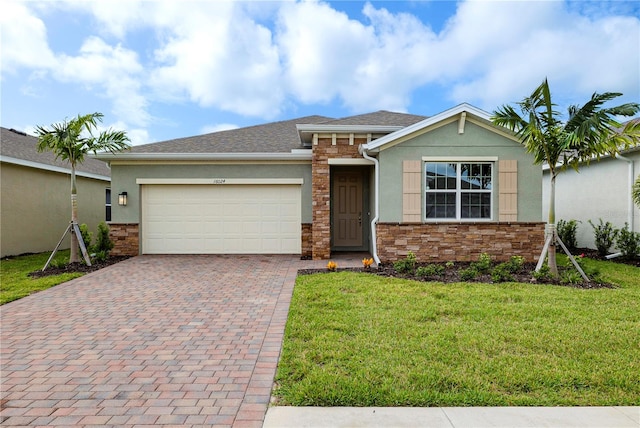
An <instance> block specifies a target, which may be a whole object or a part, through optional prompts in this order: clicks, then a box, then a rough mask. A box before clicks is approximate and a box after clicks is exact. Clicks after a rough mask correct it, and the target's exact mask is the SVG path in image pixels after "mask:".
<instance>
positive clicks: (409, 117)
mask: <svg viewBox="0 0 640 428" xmlns="http://www.w3.org/2000/svg"><path fill="white" fill-rule="evenodd" d="M426 118H427V116H418V115H415V114H407V113H396V112H392V111H385V110H380V111H376V112H373V113H365V114H359V115H357V116H349V117H344V118H342V119H335V120H330V121H327V122H325V124H326V125H381V126H409V125H413V124H414V123H418V122H420V121H422V120H425V119H426Z"/></svg>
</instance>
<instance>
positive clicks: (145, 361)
mask: <svg viewBox="0 0 640 428" xmlns="http://www.w3.org/2000/svg"><path fill="white" fill-rule="evenodd" d="M300 266H301V262H300V260H297V258H296V257H294V256H142V257H135V258H132V259H129V260H126V261H124V262H121V263H119V264H117V265H113V266H111V267H108V268H105V269H102V270H100V271H97V272H94V273H92V274H89V275H87V276H84V277H82V278H78V279H76V280H73V281H70V282H68V283H65V284H61V285H59V286H57V287H54V288H51V289H49V290H46V291H43V292H40V293H37V294H34V295H32V296H29V297H27V298H24V299H22V300H18V301H16V302H12V303H9V304H7V305H4V306H2V307H1V308H0V311H1V316H2V318H1V320H2V338H1V340H2V341H1V342H0V344H1V351H2V387H1V391H2V393H1V397H0V398H1V399H2V403H3V406H2V407H3V410H2V412H1V413H0V416H1V419H0V422H1V424H2V426H24V425H29V426H40V425H66V426H82V425H100V426H105V425H112V426H127V425H129V426H133V425H135V426H143V425H155V426H157V425H180V426H185V425H205V426H212V425H219V426H232V425H233V426H256V427H258V426H262V422H263V418H264V414H265V411H266V409H267V405H268V402H269V397H270V392H271V386H272V381H273V376H274V374H275V369H276V365H277V360H278V356H279V352H280V346H281V342H282V335H283V331H284V325H285V322H286V317H287V311H288V308H289V301H290V298H291V293H292V289H293V283H294V280H295V276H296V271H297V269H298V268H299V267H300Z"/></svg>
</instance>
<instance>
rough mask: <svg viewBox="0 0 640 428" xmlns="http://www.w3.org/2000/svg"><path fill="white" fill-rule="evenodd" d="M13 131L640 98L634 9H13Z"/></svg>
mask: <svg viewBox="0 0 640 428" xmlns="http://www.w3.org/2000/svg"><path fill="white" fill-rule="evenodd" d="M0 27H1V36H2V38H1V39H0V43H1V46H0V60H1V61H0V76H1V82H0V83H1V88H0V90H1V95H0V96H1V113H0V114H1V116H0V122H1V125H2V126H4V127H7V128H15V129H18V130H23V131H26V132H29V133H32V132H33V129H34V127H35V126H36V125H49V124H51V123H54V122H58V121H61V120H63V119H65V118H71V117H74V116H76V115H78V114H86V113H90V112H95V111H97V112H101V113H103V114H104V122H103V125H104V126H105V127H112V128H116V129H122V130H125V131H127V133H128V134H129V136H130V138H131V140H132V143H133V144H144V143H149V142H156V141H163V140H168V139H172V138H179V137H187V136H192V135H199V134H203V133H207V132H213V131H216V130H223V129H231V128H234V127H242V126H248V125H254V124H258V123H265V122H271V121H276V120H286V119H292V118H296V117H301V116H306V115H312V114H320V115H325V116H330V117H344V116H350V115H353V114H360V113H367V112H372V111H377V110H391V111H402V112H409V113H414V114H422V115H433V114H436V113H439V112H441V111H443V110H446V109H448V108H450V107H453V106H455V105H457V104H459V103H461V102H468V103H471V104H473V105H475V106H477V107H480V108H482V109H485V110H487V111H489V112H491V111H493V110H494V109H496V108H497V107H498V106H500V105H502V104H505V103H513V102H517V101H519V100H521V99H522V98H523V97H524V96H526V95H527V94H529V93H531V91H532V90H533V88H535V87H536V86H537V85H538V84H539V83H540V82H541V81H542V80H543V79H544V78H545V77H548V79H549V83H550V85H551V89H552V92H553V95H554V97H555V100H556V102H557V103H558V104H559V105H560V107H561V108H562V110H565V108H566V106H568V105H569V104H577V103H583V102H585V101H586V100H587V99H588V98H589V97H590V96H591V94H592V93H594V92H605V91H611V92H622V93H623V94H624V96H623V97H620V98H618V99H617V101H618V102H620V103H621V102H639V101H640V2H637V1H613V2H594V1H571V2H563V1H535V2H530V1H472V2H468V1H460V2H453V1H409V2H400V1H386V2H375V1H373V2H356V1H349V2H340V1H337V2H335V1H334V2H321V1H307V2H295V1H286V2H285V1H253V2H250V1H245V2H230V1H229V2H221V1H203V0H200V1H188V0H187V1H135V0H130V1H121V0H114V1H100V2H98V1H78V0H74V1H61V0H53V1H44V2H38V1H15V0H3V1H2V14H1V15H0Z"/></svg>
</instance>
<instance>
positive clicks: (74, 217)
mask: <svg viewBox="0 0 640 428" xmlns="http://www.w3.org/2000/svg"><path fill="white" fill-rule="evenodd" d="M71 222H72V223H74V224H76V223H78V195H77V189H76V168H75V165H74V164H73V163H72V164H71ZM79 261H80V258H79V257H78V236H77V235H76V234H75V233H74V232H73V231H72V232H71V251H70V256H69V263H78V262H79Z"/></svg>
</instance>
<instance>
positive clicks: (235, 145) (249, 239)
mask: <svg viewBox="0 0 640 428" xmlns="http://www.w3.org/2000/svg"><path fill="white" fill-rule="evenodd" d="M97 157H98V158H99V159H101V160H104V161H108V162H109V163H110V165H111V172H112V189H113V192H114V198H115V195H116V194H119V193H121V192H127V195H128V203H127V206H115V205H114V210H113V221H112V222H111V231H112V237H113V238H114V239H115V240H116V249H115V250H114V251H116V254H117V253H123V254H138V253H142V254H161V253H169V254H171V253H194V254H197V253H225V254H233V253H288V254H300V255H302V256H304V257H313V258H314V259H328V258H330V257H331V254H332V252H342V251H369V252H371V253H372V254H373V255H374V257H376V258H377V257H379V259H381V260H382V261H390V260H395V259H398V258H401V257H404V256H406V254H407V253H408V251H412V252H414V253H415V254H416V256H417V257H418V259H419V260H424V261H429V260H472V259H475V258H477V256H478V255H479V254H480V253H482V252H487V253H489V254H491V255H493V256H494V257H496V258H498V259H506V258H508V257H509V256H511V255H522V256H524V257H526V258H527V259H528V260H535V258H536V257H537V256H538V255H539V254H540V251H541V249H542V245H543V241H544V224H543V223H542V218H541V211H542V206H541V194H542V171H541V169H540V168H539V167H538V166H534V165H533V162H532V158H531V157H530V156H529V155H528V154H527V153H526V151H525V149H524V147H523V146H522V145H521V144H520V143H519V142H518V140H517V138H515V137H514V135H513V134H512V133H510V132H508V131H506V130H505V129H503V128H498V127H496V126H494V125H493V124H492V123H491V122H490V120H489V114H488V113H486V112H484V111H482V110H479V109H477V108H475V107H472V106H470V105H468V104H462V105H459V106H457V107H454V108H452V109H450V110H447V111H445V112H443V113H441V114H438V115H436V116H434V117H430V118H427V117H424V116H415V115H410V114H403V113H391V112H387V111H379V112H376V113H370V114H364V115H358V116H352V117H347V118H343V119H337V120H336V119H331V118H327V117H321V116H309V117H302V118H299V119H295V120H289V121H283V122H276V123H268V124H265V125H258V126H251V127H247V128H242V129H235V130H229V131H222V132H216V133H212V134H207V135H202V136H197V137H189V138H182V139H177V140H171V141H165V142H159V143H154V144H147V145H144V146H137V147H133V148H132V150H131V151H128V152H126V153H118V154H108V153H105V154H99V155H98V156H97Z"/></svg>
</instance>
